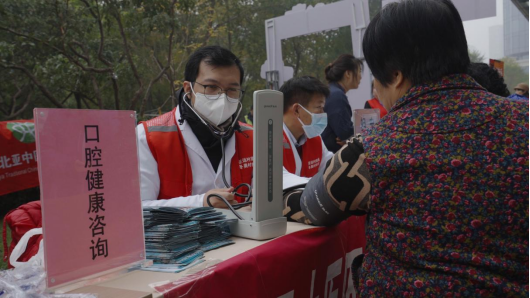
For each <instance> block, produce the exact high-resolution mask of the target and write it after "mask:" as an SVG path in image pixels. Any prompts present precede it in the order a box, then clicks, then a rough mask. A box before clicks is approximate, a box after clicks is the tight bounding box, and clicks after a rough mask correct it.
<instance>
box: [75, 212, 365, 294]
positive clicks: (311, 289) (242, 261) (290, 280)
mask: <svg viewBox="0 0 530 298" xmlns="http://www.w3.org/2000/svg"><path fill="white" fill-rule="evenodd" d="M364 221H365V217H364V216H362V217H351V218H349V219H348V220H347V221H344V222H342V223H341V224H339V225H337V226H335V227H330V228H322V227H312V226H307V225H303V224H300V223H292V222H289V223H288V224H287V234H286V235H285V236H282V237H279V238H276V239H272V240H268V241H255V240H250V239H244V238H239V237H233V240H234V241H235V244H233V245H230V246H226V247H222V248H219V249H216V250H213V251H209V252H206V253H205V259H207V260H211V259H217V260H223V261H222V262H221V263H219V264H217V265H214V266H212V267H210V268H206V269H204V270H202V271H199V272H196V273H194V274H191V275H190V274H189V271H196V270H194V268H191V269H189V270H187V271H184V272H181V273H176V274H174V273H161V272H149V271H133V272H130V273H127V274H125V275H123V276H120V277H118V278H116V279H113V280H110V281H107V282H103V283H100V284H98V285H97V286H96V287H95V288H94V287H84V288H80V289H78V290H76V291H75V292H76V293H82V292H85V293H87V292H92V293H94V292H97V293H98V294H99V297H119V295H118V294H117V292H112V294H106V293H105V291H111V290H113V289H114V290H115V289H121V290H124V291H129V292H127V294H125V292H124V295H123V297H135V296H136V297H149V293H151V294H152V296H153V297H161V296H164V297H274V298H276V297H281V298H289V297H308V296H310V297H316V296H317V295H318V296H319V297H339V293H340V296H342V297H355V294H354V289H353V284H352V280H351V273H350V270H349V267H350V265H351V262H352V261H353V259H354V258H355V257H356V256H357V255H359V254H361V253H362V250H363V248H364V246H365V241H366V240H365V237H364ZM198 266H200V265H198ZM153 284H157V285H156V286H153ZM150 285H151V286H150ZM130 291H133V292H130Z"/></svg>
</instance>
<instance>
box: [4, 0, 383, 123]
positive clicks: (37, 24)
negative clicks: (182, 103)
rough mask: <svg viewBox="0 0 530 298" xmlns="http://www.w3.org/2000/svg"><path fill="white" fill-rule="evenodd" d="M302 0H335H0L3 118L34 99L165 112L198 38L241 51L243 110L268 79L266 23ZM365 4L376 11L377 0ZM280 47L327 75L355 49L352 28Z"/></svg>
mask: <svg viewBox="0 0 530 298" xmlns="http://www.w3.org/2000/svg"><path fill="white" fill-rule="evenodd" d="M300 2H304V3H305V4H307V5H315V4H317V3H319V2H324V3H329V2H334V0H325V1H317V0H309V1H300V0H285V1H284V0H282V1H280V0H257V1H256V0H252V1H251V0H178V1H177V0H150V1H143V0H125V1H118V0H109V1H102V0H59V1H48V0H4V1H1V3H0V121H1V120H5V119H20V118H22V119H24V118H26V119H27V118H32V108H34V107H64V108H91V109H98V108H101V109H134V110H136V111H138V112H139V113H140V114H141V118H142V119H146V118H149V117H151V116H153V115H156V114H158V112H159V111H162V112H165V111H169V110H170V109H171V108H172V107H174V106H175V104H176V103H177V100H176V99H175V98H174V91H176V90H177V89H178V88H180V87H181V86H182V82H183V80H184V78H183V77H184V66H185V62H186V59H187V58H188V56H189V55H190V54H191V53H192V52H193V51H194V50H195V49H197V48H199V47H201V46H204V45H221V46H224V47H226V48H228V49H230V50H231V51H233V52H234V53H235V54H236V55H237V56H238V57H240V59H241V61H242V62H243V66H244V68H245V82H244V85H243V88H244V89H245V90H246V91H247V92H246V96H245V97H244V98H243V104H244V106H245V110H244V113H246V111H247V110H248V107H250V102H251V100H252V93H253V92H254V90H257V89H261V88H264V87H265V80H263V79H262V78H261V76H260V70H261V65H262V64H263V63H264V62H265V60H266V59H267V55H266V50H265V26H264V22H265V20H267V19H270V18H274V17H277V16H281V15H283V14H284V13H285V12H286V11H288V10H290V9H292V7H293V6H294V5H296V4H299V3H300ZM369 3H370V15H371V16H373V14H375V13H376V12H377V11H378V10H379V9H380V7H381V0H369ZM346 31H347V32H346ZM290 44H291V45H290ZM337 45H338V46H337ZM301 47H303V51H300V48H301ZM285 50H286V55H285V58H286V64H291V63H293V61H292V57H293V53H296V51H298V52H300V53H302V55H301V60H300V63H299V67H298V68H297V75H300V74H312V75H315V76H317V77H320V78H323V72H322V70H323V67H325V65H326V64H327V63H329V62H331V61H332V60H333V59H334V58H335V57H336V56H337V55H338V54H339V53H342V52H346V51H348V52H351V33H350V32H349V29H348V30H345V29H344V28H341V29H339V30H337V31H329V32H326V33H322V34H313V35H311V36H309V37H302V38H298V39H294V40H289V41H287V44H286V45H285ZM308 62H311V63H308ZM244 113H243V114H244Z"/></svg>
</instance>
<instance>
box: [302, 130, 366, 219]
mask: <svg viewBox="0 0 530 298" xmlns="http://www.w3.org/2000/svg"><path fill="white" fill-rule="evenodd" d="M339 156H340V158H339ZM370 187H371V179H370V175H369V172H368V168H367V166H366V163H365V155H364V149H363V147H362V144H361V143H360V142H359V141H357V140H356V139H355V138H351V139H350V140H348V143H347V145H346V146H344V147H343V148H342V149H341V150H340V151H339V152H337V153H336V154H335V155H334V156H333V158H332V159H331V161H330V162H329V164H328V165H327V167H326V169H325V170H324V171H320V172H319V173H318V174H317V175H315V176H314V177H313V178H312V179H311V180H310V181H309V183H308V184H307V185H306V188H305V190H304V192H303V194H302V198H301V200H300V207H301V209H302V212H303V213H304V214H305V215H306V216H307V217H308V219H309V220H310V221H311V222H312V223H313V224H315V225H319V226H330V225H335V224H337V223H339V222H341V221H342V220H345V219H346V218H348V217H349V216H351V215H364V214H366V212H367V211H368V208H369V198H370Z"/></svg>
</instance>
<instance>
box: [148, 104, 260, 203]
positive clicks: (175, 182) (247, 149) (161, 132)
mask: <svg viewBox="0 0 530 298" xmlns="http://www.w3.org/2000/svg"><path fill="white" fill-rule="evenodd" d="M176 109H177V108H175V109H173V110H172V111H171V112H168V113H165V114H163V115H161V116H158V117H156V118H154V119H151V120H148V121H145V122H142V124H143V126H144V129H145V135H146V139H147V144H148V145H149V149H151V153H152V154H153V157H154V158H155V160H156V162H157V164H158V176H159V177H160V192H159V194H158V199H159V200H164V199H171V198H175V197H185V196H190V195H191V194H192V187H193V175H192V169H191V165H190V160H189V158H188V151H187V150H186V144H185V142H184V138H183V137H182V133H181V132H180V128H179V127H178V125H177V121H176V119H175V111H176ZM242 130H243V131H244V133H240V132H237V131H236V132H235V133H234V135H235V137H236V152H235V154H234V156H233V157H232V160H231V163H230V165H231V166H230V174H231V177H232V185H233V186H237V185H239V184H241V183H248V184H251V183H252V165H253V150H252V147H253V146H252V140H253V131H252V129H249V128H246V127H242ZM246 191H248V190H247V189H245V188H242V189H241V191H239V192H241V193H246ZM236 199H237V200H241V201H242V200H243V199H242V198H239V197H236Z"/></svg>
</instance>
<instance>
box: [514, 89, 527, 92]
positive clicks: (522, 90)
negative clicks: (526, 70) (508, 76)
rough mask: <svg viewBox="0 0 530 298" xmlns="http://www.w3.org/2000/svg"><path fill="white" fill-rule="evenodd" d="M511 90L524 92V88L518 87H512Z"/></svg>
mask: <svg viewBox="0 0 530 298" xmlns="http://www.w3.org/2000/svg"><path fill="white" fill-rule="evenodd" d="M513 90H515V91H521V92H523V93H525V92H526V90H524V89H519V88H513Z"/></svg>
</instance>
